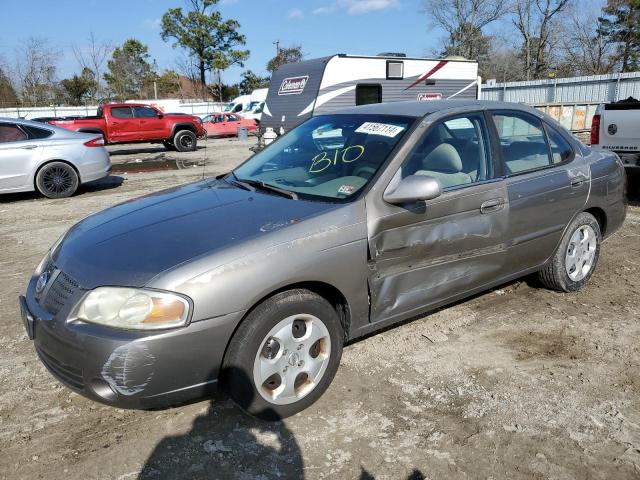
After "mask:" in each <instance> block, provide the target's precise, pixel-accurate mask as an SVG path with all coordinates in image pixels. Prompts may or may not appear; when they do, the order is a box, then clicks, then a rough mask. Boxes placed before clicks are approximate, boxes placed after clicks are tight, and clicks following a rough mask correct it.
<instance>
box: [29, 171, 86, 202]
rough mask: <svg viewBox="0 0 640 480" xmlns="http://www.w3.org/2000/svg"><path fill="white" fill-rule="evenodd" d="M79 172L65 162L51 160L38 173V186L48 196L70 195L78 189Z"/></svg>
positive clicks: (61, 196)
mask: <svg viewBox="0 0 640 480" xmlns="http://www.w3.org/2000/svg"><path fill="white" fill-rule="evenodd" d="M79 183H80V180H79V179H78V174H77V173H76V171H75V170H74V169H73V167H71V165H68V164H66V163H63V162H51V163H48V164H46V165H45V166H44V167H42V168H41V169H40V171H39V172H38V174H37V175H36V187H37V188H38V191H39V192H40V193H42V195H44V196H45V197H47V198H65V197H70V196H71V195H73V194H74V193H75V191H76V190H77V189H78V184H79Z"/></svg>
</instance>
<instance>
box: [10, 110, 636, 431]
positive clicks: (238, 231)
mask: <svg viewBox="0 0 640 480" xmlns="http://www.w3.org/2000/svg"><path fill="white" fill-rule="evenodd" d="M624 190H625V176H624V169H623V166H622V164H621V162H620V161H619V159H618V158H617V157H616V156H615V154H610V153H607V152H595V151H592V150H591V149H590V148H588V147H586V146H585V145H583V144H582V143H580V142H579V141H578V140H577V139H576V138H574V137H573V136H572V135H570V134H569V133H568V132H567V131H565V130H564V129H563V128H562V127H561V126H560V125H559V124H558V123H556V122H555V121H553V120H552V119H550V118H548V117H546V116H545V115H543V114H542V113H540V112H538V111H536V110H534V109H531V108H528V107H524V106H521V105H516V104H507V103H491V102H478V101H458V102H456V101H433V102H410V103H390V104H380V105H368V106H362V107H356V108H351V109H348V110H344V111H340V112H336V113H331V114H328V115H320V116H316V117H313V118H311V119H310V120H308V121H306V122H305V123H303V124H302V125H300V126H298V127H297V128H295V129H293V130H292V131H291V132H289V133H287V134H286V135H284V136H282V137H281V138H280V139H278V140H277V141H276V142H274V143H273V144H272V145H270V146H268V147H267V148H266V149H264V150H263V151H261V152H259V153H257V154H256V155H254V156H253V157H252V158H250V159H249V160H248V161H246V162H245V163H244V164H242V165H241V166H240V167H238V168H237V169H235V170H234V171H233V172H231V173H229V174H226V175H222V176H219V177H217V178H211V179H206V180H202V181H199V182H196V183H193V184H189V185H184V186H180V187H177V188H172V189H170V190H165V191H162V192H159V193H155V194H152V195H148V196H146V197H143V198H139V199H136V200H132V201H129V202H126V203H123V204H120V205H118V206H115V207H113V208H110V209H108V210H105V211H103V212H100V213H97V214H94V215H92V216H90V217H88V218H85V219H84V220H82V221H81V222H80V223H78V224H77V225H75V226H74V227H73V228H71V229H70V230H69V232H67V233H66V234H65V235H64V236H63V238H61V239H60V240H59V241H58V242H56V244H55V245H53V247H52V248H51V250H50V252H49V253H48V254H47V255H46V257H45V258H44V259H43V260H42V262H41V264H40V265H39V266H38V268H37V270H36V271H35V273H34V275H33V277H32V279H31V281H30V282H29V285H28V288H27V292H26V295H25V296H23V297H21V298H20V303H21V309H22V316H23V321H24V324H25V327H26V329H27V332H28V334H29V337H30V338H32V339H33V340H34V343H35V350H36V352H37V354H38V356H39V357H40V359H41V361H42V362H43V363H44V364H45V365H46V367H47V368H48V369H49V370H50V371H51V373H52V374H53V375H55V376H56V377H57V378H58V379H59V380H60V381H61V382H63V383H64V384H65V385H67V386H68V387H70V388H71V389H73V390H75V391H77V392H79V393H81V394H83V395H85V396H87V397H89V398H92V399H94V400H97V401H100V402H103V403H106V404H109V405H116V406H119V407H129V408H148V407H158V406H162V405H170V404H175V403H177V402H182V401H186V400H189V399H192V398H197V397H202V396H205V395H207V394H210V392H211V389H212V387H214V386H216V384H221V385H222V386H223V387H224V388H225V389H226V390H227V391H228V392H229V394H230V396H231V397H232V398H233V400H235V402H237V403H238V404H239V405H240V406H241V407H242V408H244V409H245V410H246V411H248V412H249V413H251V414H253V415H256V416H259V417H262V418H267V419H273V418H282V417H286V416H288V415H292V414H294V413H296V412H299V411H301V410H302V409H304V408H306V407H308V406H309V405H311V404H312V403H313V402H314V401H315V400H317V399H318V398H319V397H320V396H321V395H322V393H323V392H324V391H325V390H326V389H327V388H328V386H329V384H330V383H331V381H332V379H333V377H334V375H335V373H336V370H337V368H338V364H339V362H340V357H341V353H342V347H343V345H344V343H345V342H347V341H350V340H352V339H354V338H357V337H360V336H362V335H365V334H368V333H371V332H374V331H376V330H378V329H380V328H383V327H386V326H389V325H392V324H395V323H397V322H400V321H402V320H406V319H409V318H412V317H416V316H418V315H422V314H424V313H425V312H427V311H429V310H432V309H434V308H436V307H440V306H442V305H445V304H448V303H451V302H454V301H457V300H459V299H462V298H464V297H468V296H470V295H473V294H476V293H478V292H480V291H482V290H486V289H489V288H491V287H494V286H496V285H499V284H502V283H505V282H508V281H510V280H512V279H515V278H518V277H522V276H524V275H527V274H530V273H534V272H538V274H539V276H540V279H541V281H542V283H543V284H544V285H546V286H548V287H550V288H553V289H557V290H560V291H565V292H571V291H575V290H578V289H580V288H582V287H583V286H584V285H585V284H586V282H588V280H589V278H590V277H591V275H592V274H593V272H594V269H595V268H596V264H597V262H598V256H599V252H600V245H601V242H602V240H603V239H604V238H606V237H608V236H610V235H611V234H612V233H614V232H615V231H616V230H617V229H618V228H619V227H620V226H621V224H622V222H623V221H624V218H625V213H626V204H625V199H624Z"/></svg>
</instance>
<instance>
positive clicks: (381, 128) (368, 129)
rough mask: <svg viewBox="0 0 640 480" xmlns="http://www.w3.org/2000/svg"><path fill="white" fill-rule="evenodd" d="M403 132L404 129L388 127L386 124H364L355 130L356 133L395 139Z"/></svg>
mask: <svg viewBox="0 0 640 480" xmlns="http://www.w3.org/2000/svg"><path fill="white" fill-rule="evenodd" d="M403 130H404V127H398V126H397V125H389V124H388V123H375V122H364V123H363V124H362V125H360V126H359V127H358V128H357V129H356V133H369V134H371V135H383V136H385V137H395V136H396V135H398V134H399V133H400V132H402V131H403Z"/></svg>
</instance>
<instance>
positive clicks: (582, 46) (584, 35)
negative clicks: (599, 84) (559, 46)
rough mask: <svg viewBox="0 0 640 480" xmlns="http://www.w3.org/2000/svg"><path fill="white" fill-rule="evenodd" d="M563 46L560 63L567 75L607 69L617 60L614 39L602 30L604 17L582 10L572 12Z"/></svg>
mask: <svg viewBox="0 0 640 480" xmlns="http://www.w3.org/2000/svg"><path fill="white" fill-rule="evenodd" d="M563 48H564V50H565V58H564V59H563V62H562V63H563V64H564V65H566V67H565V68H564V70H566V72H567V73H568V75H601V74H605V73H610V72H611V71H612V70H613V68H614V66H615V65H616V63H618V60H619V56H618V55H617V52H616V51H615V50H616V45H615V43H614V41H613V40H612V39H611V37H610V36H608V35H606V34H605V30H604V28H603V19H602V18H596V17H595V16H593V15H588V14H586V15H585V12H582V11H581V12H576V14H575V15H574V17H573V20H572V24H571V28H570V29H569V30H568V32H567V35H566V36H565V37H564V45H563Z"/></svg>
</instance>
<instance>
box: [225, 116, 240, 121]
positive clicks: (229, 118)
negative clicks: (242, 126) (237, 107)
mask: <svg viewBox="0 0 640 480" xmlns="http://www.w3.org/2000/svg"><path fill="white" fill-rule="evenodd" d="M227 120H228V121H229V122H237V121H238V120H240V119H239V118H238V117H237V116H236V115H229V116H228V117H227Z"/></svg>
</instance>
